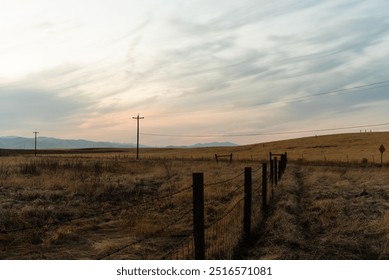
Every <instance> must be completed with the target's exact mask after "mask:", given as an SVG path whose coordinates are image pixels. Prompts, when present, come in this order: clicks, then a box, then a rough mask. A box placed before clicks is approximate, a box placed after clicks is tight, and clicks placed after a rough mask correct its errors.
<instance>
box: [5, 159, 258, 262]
mask: <svg viewBox="0 0 389 280" xmlns="http://www.w3.org/2000/svg"><path fill="white" fill-rule="evenodd" d="M246 165H247V163H246V162H233V163H231V164H230V163H228V162H220V163H216V162H214V161H205V162H204V161H182V160H180V161H174V160H146V159H145V160H140V161H134V160H130V159H128V158H127V156H125V154H122V155H121V156H120V157H119V155H117V154H115V155H113V154H112V153H103V154H101V153H100V154H72V155H71V154H66V155H61V154H60V155H53V154H51V155H41V156H38V157H33V156H26V155H22V156H7V157H0V259H160V258H164V257H166V258H170V257H171V256H169V254H168V253H169V252H172V251H174V250H175V249H177V248H179V247H180V245H181V244H182V243H184V242H186V241H188V240H191V235H192V229H193V225H192V209H193V208H192V189H191V185H192V173H193V172H205V174H204V176H205V178H204V179H205V182H206V183H207V184H209V186H206V188H205V204H206V207H205V211H206V223H208V224H210V223H212V221H214V220H215V219H217V218H218V217H219V216H221V215H222V214H223V213H225V211H226V210H228V209H229V208H230V207H231V206H232V205H233V203H235V202H236V199H237V198H239V197H241V196H242V191H241V190H242V187H243V177H242V176H239V178H237V179H236V180H234V181H232V182H226V183H222V184H215V185H212V184H213V183H215V182H218V181H223V180H226V179H229V178H231V177H234V176H236V174H241V173H242V171H243V170H244V167H245V166H246ZM257 174H259V172H257ZM257 181H258V179H257ZM237 237H238V239H239V236H237ZM209 238H216V237H209ZM179 253H180V254H181V255H178V256H176V258H191V257H192V256H191V255H190V252H188V255H185V253H184V252H179ZM182 254H184V255H182ZM215 254H217V252H216V251H215Z"/></svg>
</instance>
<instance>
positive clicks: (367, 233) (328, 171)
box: [241, 165, 389, 260]
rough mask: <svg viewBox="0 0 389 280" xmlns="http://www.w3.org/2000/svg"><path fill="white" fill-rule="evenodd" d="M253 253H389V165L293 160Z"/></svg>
mask: <svg viewBox="0 0 389 280" xmlns="http://www.w3.org/2000/svg"><path fill="white" fill-rule="evenodd" d="M274 192H275V197H274V204H273V209H272V211H271V214H270V215H269V217H268V219H267V221H266V225H265V227H264V228H263V232H262V235H261V237H260V239H259V240H258V241H257V242H256V244H255V245H254V246H253V247H252V248H251V249H250V250H248V251H246V252H245V253H244V254H243V255H242V256H241V257H242V258H249V259H284V260H285V259H286V260H291V259H292V260H296V259H314V260H315V259H319V260H320V259H352V260H371V259H373V260H377V259H385V260H387V259H389V201H388V200H389V169H388V168H387V167H384V168H376V167H368V168H361V167H333V166H327V167H323V166H300V165H289V166H288V170H287V171H286V173H285V176H284V179H283V181H282V183H281V184H280V185H279V186H278V187H277V189H276V190H275V191H274Z"/></svg>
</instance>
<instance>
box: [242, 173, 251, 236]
mask: <svg viewBox="0 0 389 280" xmlns="http://www.w3.org/2000/svg"><path fill="white" fill-rule="evenodd" d="M251 175H252V172H251V167H246V168H245V169H244V216H243V231H244V239H245V240H247V239H248V238H250V232H251V200H252V199H251V198H252V194H251V191H252V178H251Z"/></svg>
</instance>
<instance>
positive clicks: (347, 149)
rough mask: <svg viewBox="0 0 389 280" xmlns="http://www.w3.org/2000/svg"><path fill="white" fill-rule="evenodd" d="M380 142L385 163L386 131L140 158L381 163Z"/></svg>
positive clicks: (147, 153)
mask: <svg viewBox="0 0 389 280" xmlns="http://www.w3.org/2000/svg"><path fill="white" fill-rule="evenodd" d="M381 144H383V145H384V146H385V147H386V148H387V149H388V151H387V152H386V153H384V163H389V156H388V157H386V155H387V154H388V153H389V132H370V133H347V134H334V135H323V136H312V137H304V138H296V139H289V140H282V141H274V142H266V143H258V144H252V145H243V146H235V147H202V148H141V149H140V158H145V159H150V158H158V159H160V158H166V159H201V160H214V158H215V154H218V155H228V154H231V153H232V154H233V158H234V159H239V160H242V159H244V160H256V161H260V160H265V159H268V157H269V152H273V153H283V152H287V153H288V158H289V160H301V159H303V160H305V161H341V162H361V161H362V159H364V158H365V159H367V160H368V162H370V163H371V162H375V163H378V162H380V159H381V154H380V152H379V150H378V148H379V147H380V146H381ZM19 153H23V154H26V153H30V154H33V151H32V150H30V151H29V150H1V149H0V155H7V154H19ZM39 153H40V154H63V155H69V154H77V155H80V154H83V155H84V156H92V155H93V156H99V155H100V156H102V155H101V154H102V153H104V154H111V155H112V156H122V157H124V156H126V157H129V158H135V156H136V149H110V148H104V149H75V150H39Z"/></svg>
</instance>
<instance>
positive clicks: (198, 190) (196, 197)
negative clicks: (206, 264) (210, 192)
mask: <svg viewBox="0 0 389 280" xmlns="http://www.w3.org/2000/svg"><path fill="white" fill-rule="evenodd" d="M193 234H194V245H195V259H196V260H205V232H204V174H203V173H193Z"/></svg>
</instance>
